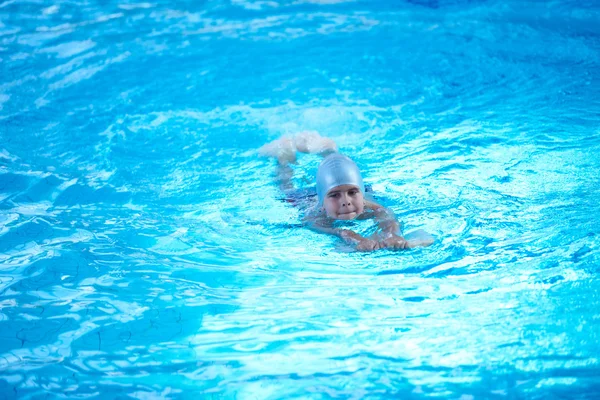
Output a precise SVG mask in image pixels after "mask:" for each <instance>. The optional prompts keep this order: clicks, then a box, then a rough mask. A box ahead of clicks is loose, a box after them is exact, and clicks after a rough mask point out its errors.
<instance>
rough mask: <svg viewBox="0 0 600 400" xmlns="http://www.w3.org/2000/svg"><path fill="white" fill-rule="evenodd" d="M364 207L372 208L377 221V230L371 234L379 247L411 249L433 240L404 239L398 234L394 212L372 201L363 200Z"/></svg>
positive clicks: (398, 225)
mask: <svg viewBox="0 0 600 400" xmlns="http://www.w3.org/2000/svg"><path fill="white" fill-rule="evenodd" d="M365 208H366V209H369V210H372V212H373V215H374V218H375V220H376V221H377V225H378V228H379V229H378V231H377V232H376V233H375V234H374V235H373V236H374V237H375V238H376V239H377V242H378V243H379V247H380V248H386V249H412V248H414V247H421V246H429V245H430V244H432V243H433V240H431V239H429V238H428V239H427V240H419V239H411V240H406V239H404V237H402V236H401V234H400V224H399V223H398V220H397V219H396V216H395V215H394V212H393V211H392V210H391V209H389V208H386V207H383V206H382V205H380V204H377V203H375V202H372V201H366V202H365Z"/></svg>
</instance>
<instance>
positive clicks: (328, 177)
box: [317, 153, 365, 204]
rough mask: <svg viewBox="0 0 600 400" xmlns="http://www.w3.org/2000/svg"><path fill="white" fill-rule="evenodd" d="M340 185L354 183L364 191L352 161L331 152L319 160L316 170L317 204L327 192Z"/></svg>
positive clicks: (356, 168)
mask: <svg viewBox="0 0 600 400" xmlns="http://www.w3.org/2000/svg"><path fill="white" fill-rule="evenodd" d="M340 185H355V186H358V188H359V189H360V191H361V192H362V193H363V194H364V193H365V185H364V184H363V180H362V177H361V176H360V171H359V170H358V167H357V166H356V164H355V163H354V161H352V160H351V159H349V158H348V157H346V156H344V155H342V154H340V153H333V154H330V155H328V156H327V157H325V158H324V159H323V161H321V164H320V165H319V169H318V170H317V196H318V197H319V204H323V199H324V198H325V195H327V192H329V191H330V190H331V189H333V188H334V187H336V186H340Z"/></svg>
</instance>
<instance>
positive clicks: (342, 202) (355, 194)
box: [323, 185, 365, 220]
mask: <svg viewBox="0 0 600 400" xmlns="http://www.w3.org/2000/svg"><path fill="white" fill-rule="evenodd" d="M323 207H324V208H325V211H326V212H327V216H328V217H329V218H334V219H343V220H351V219H354V218H356V217H358V216H359V215H360V214H362V212H363V211H364V209H365V198H364V196H363V194H362V193H361V191H360V189H359V188H358V187H357V186H354V185H340V186H336V187H334V188H333V189H331V190H330V191H329V192H327V195H326V196H325V199H323Z"/></svg>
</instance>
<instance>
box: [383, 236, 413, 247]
mask: <svg viewBox="0 0 600 400" xmlns="http://www.w3.org/2000/svg"><path fill="white" fill-rule="evenodd" d="M379 245H380V247H381V248H382V249H394V250H401V249H406V248H408V247H409V246H408V242H407V241H406V240H404V238H403V237H402V236H398V235H391V236H390V237H388V238H385V239H383V240H381V241H380V242H379Z"/></svg>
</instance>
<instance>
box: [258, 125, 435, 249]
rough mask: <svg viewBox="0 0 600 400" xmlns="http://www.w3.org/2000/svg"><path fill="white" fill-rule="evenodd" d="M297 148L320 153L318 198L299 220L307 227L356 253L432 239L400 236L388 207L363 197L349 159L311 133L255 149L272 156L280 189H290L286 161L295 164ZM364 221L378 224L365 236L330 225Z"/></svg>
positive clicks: (420, 243)
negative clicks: (339, 239) (275, 160)
mask: <svg viewBox="0 0 600 400" xmlns="http://www.w3.org/2000/svg"><path fill="white" fill-rule="evenodd" d="M296 151H299V152H301V153H310V154H319V155H321V156H322V157H323V160H322V161H321V164H320V165H319V169H318V171H317V199H318V201H317V203H316V204H312V205H309V206H310V207H308V210H307V211H306V212H305V215H304V218H303V222H304V223H305V224H306V225H307V226H308V227H309V228H311V229H313V230H314V231H317V232H320V233H326V234H330V235H334V236H337V237H339V238H341V239H342V240H343V241H344V242H346V243H348V244H351V245H354V246H355V248H356V250H358V251H373V250H377V249H407V248H413V247H418V246H429V245H430V244H432V243H433V238H432V237H431V235H429V234H426V233H424V232H422V231H421V232H422V233H420V237H418V238H414V239H410V240H405V238H404V237H402V236H401V235H400V224H399V223H398V221H397V220H396V217H395V216H394V213H393V212H392V210H390V209H388V208H385V207H383V206H382V205H380V204H377V203H376V202H374V201H372V200H368V199H366V198H365V187H364V184H363V181H362V177H361V175H360V171H359V170H358V167H357V166H356V164H355V163H354V161H352V160H351V159H350V158H348V157H346V156H344V155H342V154H340V153H338V152H337V146H336V144H335V142H334V141H333V140H331V139H328V138H324V137H321V136H320V135H319V134H318V133H316V132H302V133H299V134H297V135H296V136H295V137H293V138H290V137H283V138H280V139H277V140H275V141H273V142H271V143H269V144H267V145H265V146H263V147H261V148H260V149H259V153H260V154H261V155H264V156H269V157H275V158H277V161H278V171H277V179H278V181H279V185H280V188H281V189H282V190H283V191H284V192H285V193H290V192H291V191H292V190H293V185H292V182H291V178H292V168H291V167H290V164H291V163H295V162H296ZM365 219H374V220H375V221H376V222H377V230H376V232H375V233H374V234H373V235H371V236H370V237H363V236H361V235H359V234H358V233H356V232H354V231H352V230H349V229H341V228H336V227H335V226H334V225H335V224H334V223H335V221H336V220H343V221H349V220H365Z"/></svg>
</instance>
